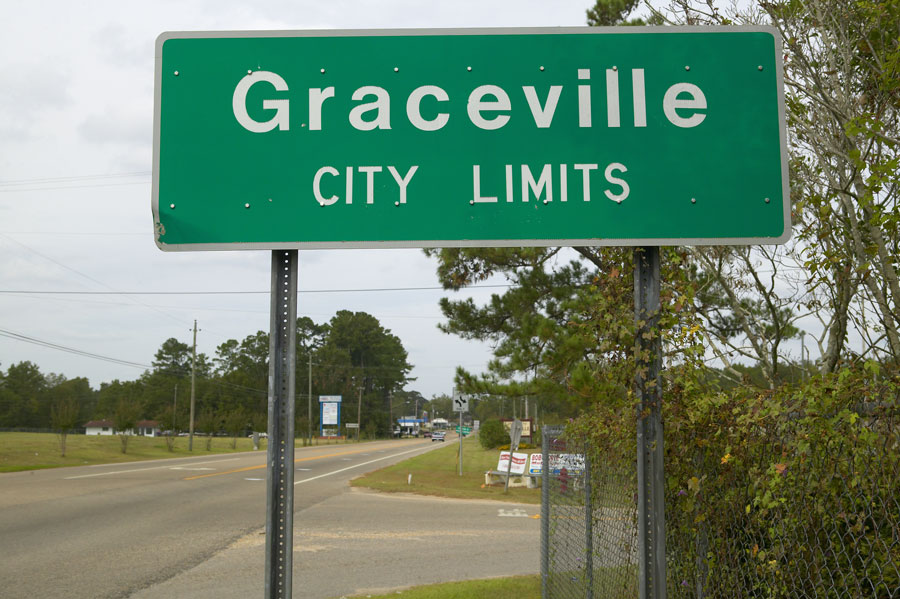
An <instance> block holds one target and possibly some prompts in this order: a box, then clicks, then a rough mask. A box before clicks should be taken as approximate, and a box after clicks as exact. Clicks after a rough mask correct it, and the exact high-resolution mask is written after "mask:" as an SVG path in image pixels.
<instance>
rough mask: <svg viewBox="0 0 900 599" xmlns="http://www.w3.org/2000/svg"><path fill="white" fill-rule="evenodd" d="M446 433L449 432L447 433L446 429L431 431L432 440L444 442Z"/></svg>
mask: <svg viewBox="0 0 900 599" xmlns="http://www.w3.org/2000/svg"><path fill="white" fill-rule="evenodd" d="M446 434H447V433H445V432H444V431H435V432H433V433H431V440H432V441H441V442H443V441H444V435H446Z"/></svg>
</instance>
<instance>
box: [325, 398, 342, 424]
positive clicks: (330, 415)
mask: <svg viewBox="0 0 900 599" xmlns="http://www.w3.org/2000/svg"><path fill="white" fill-rule="evenodd" d="M337 423H338V404H336V403H325V404H322V424H323V425H324V426H328V425H334V424H337Z"/></svg>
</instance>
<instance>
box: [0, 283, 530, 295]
mask: <svg viewBox="0 0 900 599" xmlns="http://www.w3.org/2000/svg"><path fill="white" fill-rule="evenodd" d="M512 286H513V285H512V284H509V283H505V284H497V285H472V286H470V287H465V289H496V288H509V287H512ZM380 291H447V289H444V287H441V286H434V287H372V288H358V289H299V290H298V291H297V293H369V292H380ZM0 293H6V294H13V293H18V294H34V295H262V294H266V295H268V294H270V293H271V291H43V290H26V289H0Z"/></svg>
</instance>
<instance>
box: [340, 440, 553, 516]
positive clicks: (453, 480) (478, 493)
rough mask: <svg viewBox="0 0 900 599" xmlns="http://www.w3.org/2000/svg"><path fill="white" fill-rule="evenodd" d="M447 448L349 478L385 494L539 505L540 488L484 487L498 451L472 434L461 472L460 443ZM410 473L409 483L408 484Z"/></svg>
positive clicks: (356, 483) (357, 485) (465, 443)
mask: <svg viewBox="0 0 900 599" xmlns="http://www.w3.org/2000/svg"><path fill="white" fill-rule="evenodd" d="M446 445H447V447H442V448H440V449H436V450H434V451H430V452H428V453H425V454H422V455H420V456H416V457H414V458H410V459H408V460H406V461H403V462H400V463H399V464H396V465H394V466H388V467H387V468H383V469H381V470H378V471H376V472H373V473H371V474H367V475H365V476H362V477H360V478H357V479H354V480H353V481H351V483H350V484H351V485H353V486H355V487H367V488H370V489H374V490H376V491H382V492H386V493H419V494H422V495H438V496H441V497H454V498H459V499H495V500H498V501H515V502H519V503H533V504H540V502H541V490H540V489H524V488H514V489H513V488H511V489H509V493H508V494H504V492H503V485H495V486H489V487H486V486H484V473H485V471H486V470H493V469H495V468H496V467H497V461H498V460H499V459H500V451H499V450H496V449H492V450H484V449H482V448H481V445H480V444H479V443H478V439H476V438H475V437H474V436H473V437H469V438H468V439H465V440H464V441H463V475H462V476H459V474H458V465H457V464H458V462H457V455H458V451H459V442H458V441H456V440H455V439H448V440H447V441H446ZM410 474H412V483H411V484H407V481H408V480H409V478H408V477H409V475H410Z"/></svg>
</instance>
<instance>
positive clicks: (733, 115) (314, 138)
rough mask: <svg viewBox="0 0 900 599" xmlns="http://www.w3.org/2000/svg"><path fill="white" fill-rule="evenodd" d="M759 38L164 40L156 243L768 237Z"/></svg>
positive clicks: (588, 33)
mask: <svg viewBox="0 0 900 599" xmlns="http://www.w3.org/2000/svg"><path fill="white" fill-rule="evenodd" d="M781 48H782V45H781V39H780V37H779V34H778V32H777V31H776V30H775V29H774V28H770V27H718V28H717V27H702V28H700V27H624V28H618V27H616V28H593V27H590V28H588V27H583V28H553V29H463V30H399V31H385V30H382V31H299V32H298V31H280V32H279V31H276V32H261V31H243V32H193V33H166V34H163V35H161V36H160V37H159V38H158V40H157V46H156V54H157V61H156V90H155V91H156V97H155V120H154V154H153V218H154V226H155V232H156V243H157V245H158V246H159V247H160V248H161V249H163V250H175V251H178V250H203V249H277V248H298V249H302V248H334V247H341V248H353V247H356V248H359V247H448V246H457V247H461V246H552V245H568V246H580V245H620V246H621V245H691V244H732V245H733V244H752V243H781V242H784V241H786V240H787V239H788V238H789V236H790V220H789V219H790V203H789V201H788V185H787V153H786V134H785V116H784V98H783V84H782V62H781Z"/></svg>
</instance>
